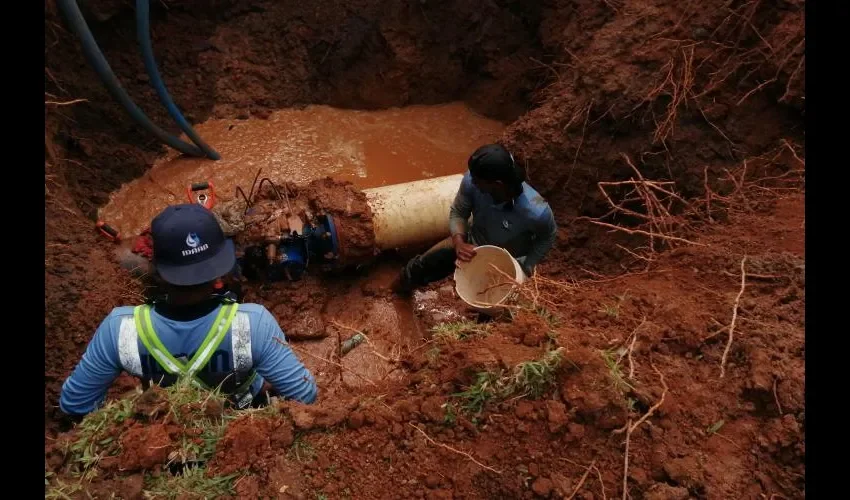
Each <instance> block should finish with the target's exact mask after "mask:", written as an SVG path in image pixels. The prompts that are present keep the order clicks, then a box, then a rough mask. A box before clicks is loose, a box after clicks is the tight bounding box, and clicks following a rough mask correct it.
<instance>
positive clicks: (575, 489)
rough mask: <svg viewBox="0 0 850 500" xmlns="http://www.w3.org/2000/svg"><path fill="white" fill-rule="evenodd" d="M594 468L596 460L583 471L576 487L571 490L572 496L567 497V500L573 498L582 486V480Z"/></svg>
mask: <svg viewBox="0 0 850 500" xmlns="http://www.w3.org/2000/svg"><path fill="white" fill-rule="evenodd" d="M595 466H596V460H595V459H594V460H593V461H592V462H590V465H588V466H587V470H585V471H584V474H583V475H582V476H581V479H579V482H578V484H577V485H576V487H575V488H573V492H572V494H570V496H568V497H567V500H572V499H573V498H575V496H576V493H578V492H579V490H580V489H581V487H582V486H583V485H584V480H585V479H587V476H588V475H589V474H590V470H591V469H592V468H593V467H595ZM603 488H604V486H603Z"/></svg>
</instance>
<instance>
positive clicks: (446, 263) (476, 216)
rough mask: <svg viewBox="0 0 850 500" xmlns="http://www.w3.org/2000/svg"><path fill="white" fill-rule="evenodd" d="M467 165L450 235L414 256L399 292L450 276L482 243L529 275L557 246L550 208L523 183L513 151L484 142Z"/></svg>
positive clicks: (399, 283) (453, 209)
mask: <svg viewBox="0 0 850 500" xmlns="http://www.w3.org/2000/svg"><path fill="white" fill-rule="evenodd" d="M468 166H469V171H468V172H466V174H465V175H464V176H463V180H462V181H461V183H460V188H459V189H458V192H457V196H456V197H455V200H454V202H453V203H452V206H451V209H450V212H449V229H450V231H451V237H450V238H447V239H445V240H443V241H441V242H440V243H437V244H436V245H434V246H433V247H431V249H430V250H428V251H427V252H425V253H424V254H422V255H418V256H416V257H414V258H413V259H411V260H410V261H409V262H408V263H407V265H405V267H404V269H402V271H401V274H400V276H399V277H398V278H397V279H396V281H395V283H394V285H393V288H394V289H395V291H397V292H402V293H406V292H409V291H410V290H412V289H413V288H416V287H420V286H423V285H426V284H428V283H431V282H434V281H439V280H441V279H443V278H446V277H448V276H449V275H451V274H452V272H453V271H454V269H455V266H456V264H457V261H460V262H469V261H470V260H472V258H473V257H474V256H475V247H476V246H480V245H494V246H498V247H501V248H504V249H505V250H507V251H508V252H509V253H510V254H511V255H512V256H513V257H514V258H515V259H517V262H519V264H520V266H521V267H522V269H523V272H524V273H525V274H526V275H528V276H531V274H532V273H533V272H534V268H535V267H536V266H537V264H538V263H539V262H540V261H541V260H542V259H543V257H544V256H545V255H546V254H547V253H548V252H549V250H550V249H551V248H552V246H553V245H554V244H555V238H556V236H557V230H558V228H557V226H556V224H555V217H554V215H553V214H552V209H551V208H550V207H549V204H548V203H547V202H546V200H544V199H543V197H542V196H540V194H539V193H538V192H537V191H535V190H534V188H532V187H531V186H529V185H528V183H526V182H525V172H524V170H523V169H522V168H521V167H520V166H519V165H517V164H516V162H515V161H514V157H513V155H511V153H509V152H508V151H507V150H506V149H505V148H504V147H503V146H501V145H498V144H488V145H485V146H481V147H480V148H478V149H477V150H476V151H475V152H474V153H472V155H471V156H470V157H469V161H468ZM470 216H472V223H471V224H470V223H469V218H470Z"/></svg>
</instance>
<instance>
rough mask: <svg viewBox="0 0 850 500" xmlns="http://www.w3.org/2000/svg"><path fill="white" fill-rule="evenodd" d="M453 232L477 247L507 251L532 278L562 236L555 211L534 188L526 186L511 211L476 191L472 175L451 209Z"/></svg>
mask: <svg viewBox="0 0 850 500" xmlns="http://www.w3.org/2000/svg"><path fill="white" fill-rule="evenodd" d="M470 216H472V225H471V227H470V224H469V217H470ZM449 229H450V230H451V233H452V236H454V235H456V234H462V235H464V236H466V237H468V238H469V239H470V241H469V242H470V243H472V244H474V245H495V246H498V247H501V248H504V249H505V250H507V251H508V252H509V253H510V254H511V255H512V256H513V257H514V258H516V259H517V261H518V262H519V263H520V265H522V267H523V271H525V273H526V274H527V275H529V276H530V275H531V273H532V272H533V271H534V268H535V266H537V264H538V263H540V261H541V260H542V259H543V257H544V256H545V255H546V254H547V253H548V252H549V250H550V249H551V248H552V246H553V245H554V244H555V239H556V237H557V234H558V228H557V226H556V224H555V216H554V215H553V213H552V209H551V208H550V207H549V204H548V203H547V202H546V200H544V199H543V197H542V196H540V193H538V192H537V191H536V190H535V189H534V188H533V187H531V186H529V185H528V184H527V183H525V182H523V183H522V193H521V194H520V195H519V196H518V197H517V198H516V199H514V200H513V206H512V207H511V208H510V209H508V208H507V203H499V204H497V203H496V202H495V201H494V200H493V197H492V196H490V195H489V194H487V193H485V192H483V191H481V190H480V189H478V188H477V187H475V185H474V184H473V183H472V177H471V175H470V173H469V172H468V171H467V172H466V174H465V175H464V176H463V180H462V181H461V183H460V188H459V189H458V192H457V196H456V197H455V200H454V203H452V206H451V210H450V213H449Z"/></svg>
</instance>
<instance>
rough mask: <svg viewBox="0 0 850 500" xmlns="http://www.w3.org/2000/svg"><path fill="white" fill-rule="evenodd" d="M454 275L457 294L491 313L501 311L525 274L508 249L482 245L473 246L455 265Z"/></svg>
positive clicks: (481, 309)
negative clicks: (468, 256) (469, 254)
mask: <svg viewBox="0 0 850 500" xmlns="http://www.w3.org/2000/svg"><path fill="white" fill-rule="evenodd" d="M497 269H498V270H497ZM454 279H455V290H456V291H457V294H458V295H459V296H460V298H461V299H462V300H463V301H464V302H466V303H467V304H468V305H469V307H471V308H472V309H474V310H476V311H478V312H481V313H484V314H488V315H491V316H492V315H495V314H498V313H501V312H503V311H504V309H505V307H504V305H505V303H506V302H507V301H508V300H509V299H510V298H511V296H512V295H513V294H514V292H515V290H516V287H517V285H518V284H520V283H522V282H523V281H525V279H526V276H525V273H523V271H522V267H520V265H519V262H517V261H516V259H514V258H513V257H512V256H511V254H510V253H508V251H507V250H505V249H504V248H500V247H497V246H493V245H482V246H480V247H477V248H476V249H475V257H473V259H472V260H471V261H469V262H466V263H461V264H460V267H458V268H457V269H455V275H454Z"/></svg>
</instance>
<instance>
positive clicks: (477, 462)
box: [408, 422, 502, 474]
mask: <svg viewBox="0 0 850 500" xmlns="http://www.w3.org/2000/svg"><path fill="white" fill-rule="evenodd" d="M408 425H409V426H411V427H413V428H414V429H416V430H417V431H419V433H420V434H422V436H424V437H425V439H427V440H428V442H429V443H431V444H433V445H435V446H439V447H441V448H445V449H447V450H449V451H451V452H453V453H457V454H458V455H463V456H465V457H466V458H468V459H469V460H471V461H472V462H473V463H474V464H475V465H477V466H479V467H482V468H484V469H487V470H489V471H490V472H494V473H496V474H501V473H502V472H501V471H498V470H496V469H494V468H492V467H488V466H486V465H484V464H482V463H481V462H479V461H478V460H475V458H474V457H473V456H472V455H470V454H469V453H467V452H465V451H460V450H458V449H455V448H452V447H451V446H449V445H447V444H443V443H438V442H436V441H434V440H433V439H431V436H429V435H428V434H426V433H425V431H423V430H422V429H421V428H420V427H419V426H417V425H414V424H412V423H410V422H408Z"/></svg>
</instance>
